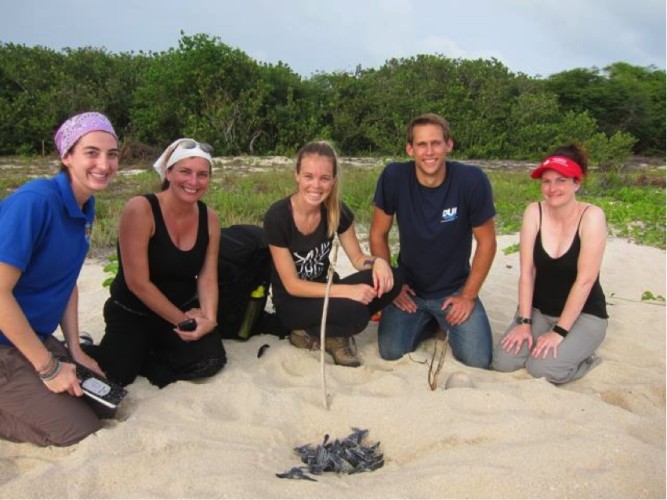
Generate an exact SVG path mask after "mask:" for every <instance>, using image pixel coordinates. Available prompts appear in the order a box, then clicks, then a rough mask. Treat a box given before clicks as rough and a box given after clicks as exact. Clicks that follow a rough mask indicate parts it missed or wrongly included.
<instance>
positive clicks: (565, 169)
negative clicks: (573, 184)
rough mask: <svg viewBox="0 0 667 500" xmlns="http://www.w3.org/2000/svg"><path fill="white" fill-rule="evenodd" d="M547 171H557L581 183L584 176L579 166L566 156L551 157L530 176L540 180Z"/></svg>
mask: <svg viewBox="0 0 667 500" xmlns="http://www.w3.org/2000/svg"><path fill="white" fill-rule="evenodd" d="M545 170H555V171H556V172H558V173H559V174H561V175H564V176H565V177H574V178H575V179H577V180H579V181H580V180H581V178H582V177H583V176H584V173H583V172H582V171H581V167H580V166H579V164H578V163H577V162H575V161H572V160H570V159H569V158H567V157H565V156H550V157H549V158H547V159H546V160H544V161H543V162H542V163H540V165H539V166H538V167H537V168H536V169H535V170H533V171H532V172H531V173H530V176H531V177H532V178H533V179H539V178H541V177H542V174H543V173H544V171H545Z"/></svg>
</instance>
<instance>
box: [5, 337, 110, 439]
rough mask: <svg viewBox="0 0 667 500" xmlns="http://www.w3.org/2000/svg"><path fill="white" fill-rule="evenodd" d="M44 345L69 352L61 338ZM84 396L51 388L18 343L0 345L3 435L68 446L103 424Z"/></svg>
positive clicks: (60, 352)
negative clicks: (21, 350) (14, 344)
mask: <svg viewBox="0 0 667 500" xmlns="http://www.w3.org/2000/svg"><path fill="white" fill-rule="evenodd" d="M44 345H45V346H46V348H47V349H48V350H49V351H50V352H51V353H52V354H53V355H54V356H67V350H66V349H65V347H64V346H63V344H62V343H61V342H59V341H58V340H57V339H55V338H53V337H49V338H48V339H47V340H46V341H45V342H44ZM88 401H89V399H88V398H85V397H83V396H82V397H80V398H78V397H75V396H71V395H70V394H68V393H66V392H65V393H60V394H56V393H54V392H51V391H50V390H49V389H48V388H47V387H46V385H44V383H43V382H42V381H41V380H40V378H39V376H38V375H37V373H36V372H35V370H34V368H33V367H32V365H31V364H30V362H29V361H28V360H27V359H26V358H25V357H24V356H23V355H22V354H21V353H20V352H19V351H18V349H16V348H15V347H11V346H5V345H0V437H1V438H4V439H8V440H10V441H17V442H29V443H34V444H37V445H40V446H50V445H53V446H69V445H71V444H74V443H76V442H78V441H81V440H82V439H83V438H85V437H86V436H88V435H90V434H92V433H93V432H96V431H97V430H99V429H100V428H101V427H102V423H101V422H100V419H99V417H98V416H97V415H96V413H95V411H94V410H93V408H92V407H91V406H90V405H89V403H88Z"/></svg>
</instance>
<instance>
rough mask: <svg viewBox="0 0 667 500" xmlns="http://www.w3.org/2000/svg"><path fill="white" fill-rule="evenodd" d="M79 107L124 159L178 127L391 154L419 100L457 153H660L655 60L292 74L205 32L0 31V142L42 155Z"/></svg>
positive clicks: (438, 63) (267, 143)
mask: <svg viewBox="0 0 667 500" xmlns="http://www.w3.org/2000/svg"><path fill="white" fill-rule="evenodd" d="M85 110H98V111H101V112H104V113H106V114H107V115H108V116H109V118H110V119H111V121H112V122H113V123H114V125H115V127H116V129H117V132H118V133H119V135H120V136H121V139H122V141H123V147H124V151H125V152H126V153H127V154H129V155H134V156H135V157H140V156H141V152H142V150H145V151H149V152H150V154H151V155H152V154H154V153H155V151H156V150H159V149H160V148H162V147H164V146H165V145H166V144H168V143H170V142H171V141H172V140H173V139H174V138H177V137H183V136H188V137H194V138H196V139H198V140H200V141H204V142H208V143H210V144H212V145H213V146H214V148H215V154H216V155H219V156H227V155H242V154H255V155H278V154H280V155H291V154H293V153H294V152H295V151H296V150H297V149H298V148H299V147H300V146H301V145H303V144H304V143H305V142H307V141H309V140H312V139H327V140H330V141H332V142H333V143H334V144H335V145H336V147H337V148H338V150H339V151H340V152H341V154H344V155H349V156H387V155H389V156H391V155H402V154H404V146H405V127H406V125H407V123H408V122H409V121H410V120H411V119H412V118H414V117H415V116H417V115H419V114H421V113H424V112H436V113H439V114H442V115H443V116H445V117H446V118H447V119H448V120H449V121H450V123H451V126H452V131H453V135H454V140H455V144H456V146H455V148H456V152H457V155H459V156H460V157H467V158H487V159H496V158H502V159H537V158H540V157H542V156H544V155H546V154H547V153H548V152H549V151H551V150H552V149H554V147H556V146H558V145H561V144H563V143H566V142H572V141H576V142H579V143H581V144H584V145H585V146H586V147H587V148H588V150H589V153H590V155H591V159H592V160H593V162H595V163H597V164H599V165H601V166H603V167H604V166H606V167H612V168H613V167H615V166H618V165H619V164H621V163H622V162H624V161H625V159H627V157H628V156H629V155H630V154H640V155H664V153H665V71H664V70H659V69H656V68H655V67H646V68H645V67H638V66H633V65H630V64H627V63H624V62H616V63H613V64H611V65H610V66H608V67H605V68H603V69H599V68H590V69H585V68H576V69H572V70H569V71H564V72H561V73H557V74H554V75H552V76H549V77H547V78H541V77H529V76H527V75H525V74H522V73H513V72H511V71H510V70H509V69H508V68H507V67H506V66H504V65H503V64H502V63H501V62H499V61H498V60H496V59H477V60H466V59H451V58H447V57H445V56H442V55H418V56H414V57H409V58H399V59H390V60H388V61H386V62H385V64H383V65H382V66H381V67H379V68H367V69H364V68H362V67H360V66H358V67H357V68H356V70H355V71H354V72H332V73H324V72H319V73H315V74H314V75H312V76H310V77H308V78H303V77H301V76H300V75H298V74H296V73H295V72H294V71H293V70H292V69H291V68H290V67H289V66H288V65H286V64H284V63H282V62H279V63H277V64H267V63H261V62H258V61H255V60H254V59H252V58H251V57H249V56H248V55H247V54H245V53H244V52H243V51H241V50H239V49H235V48H232V47H229V46H228V45H226V44H224V43H223V42H222V41H221V40H220V39H219V38H217V37H212V36H209V35H206V34H195V35H186V34H184V33H181V37H180V39H179V41H178V47H176V48H171V49H169V50H167V51H164V52H148V53H145V52H142V51H139V52H138V53H135V52H131V53H120V54H115V53H110V52H108V51H107V50H106V49H103V48H93V47H85V48H79V49H69V48H68V49H63V50H61V51H55V50H52V49H48V48H45V47H41V46H36V47H26V46H24V45H17V44H12V43H2V42H0V154H2V155H17V154H18V155H32V154H39V153H43V152H45V153H46V154H49V153H51V152H52V151H53V149H54V147H53V142H52V136H53V132H54V130H55V129H56V128H57V126H58V124H59V123H61V122H62V121H63V120H64V119H66V118H67V117H69V116H71V115H72V114H74V113H77V112H81V111H85Z"/></svg>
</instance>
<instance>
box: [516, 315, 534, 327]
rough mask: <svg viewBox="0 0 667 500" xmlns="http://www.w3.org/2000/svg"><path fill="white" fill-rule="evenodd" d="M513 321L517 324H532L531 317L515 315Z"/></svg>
mask: <svg viewBox="0 0 667 500" xmlns="http://www.w3.org/2000/svg"><path fill="white" fill-rule="evenodd" d="M515 321H516V324H517V325H532V324H533V320H532V319H531V318H525V317H523V316H517V317H516V320H515Z"/></svg>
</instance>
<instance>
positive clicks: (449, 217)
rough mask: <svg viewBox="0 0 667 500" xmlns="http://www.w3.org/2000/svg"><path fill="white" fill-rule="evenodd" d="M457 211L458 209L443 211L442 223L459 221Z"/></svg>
mask: <svg viewBox="0 0 667 500" xmlns="http://www.w3.org/2000/svg"><path fill="white" fill-rule="evenodd" d="M457 210H458V207H453V208H445V209H444V210H443V211H442V217H440V222H452V221H455V220H456V219H458V218H459V216H458V214H457V213H456V212H457Z"/></svg>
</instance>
